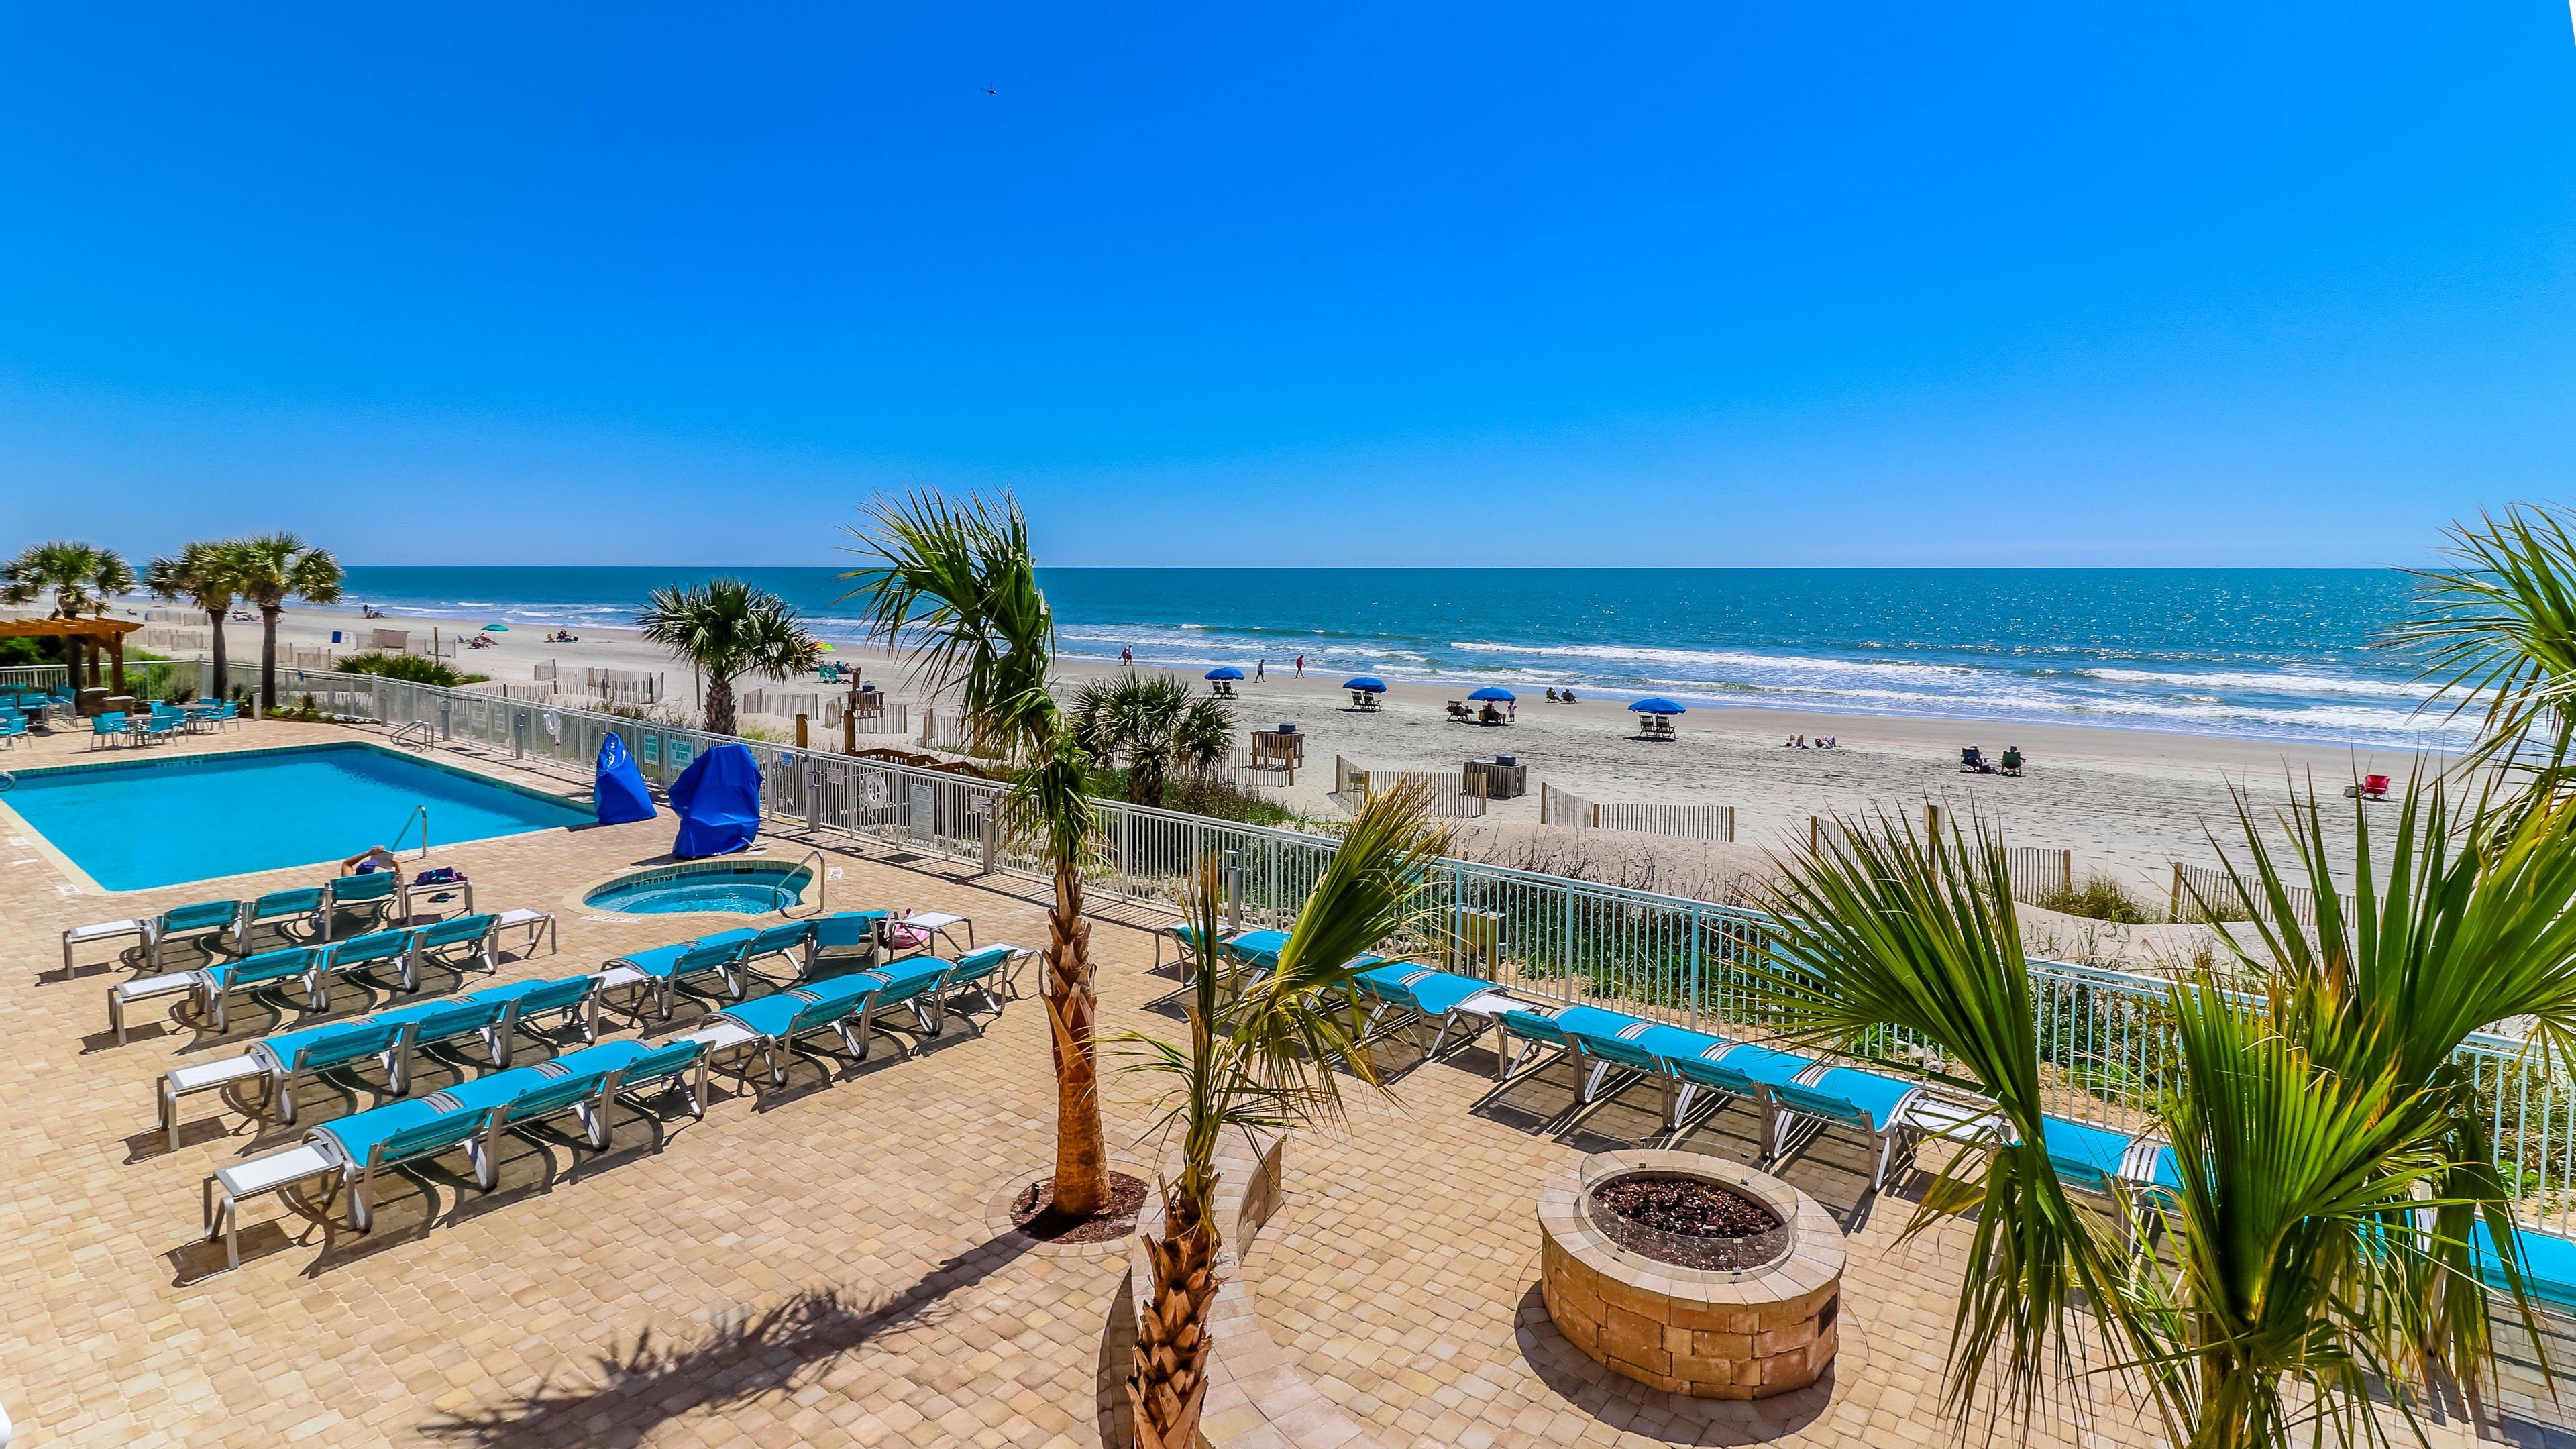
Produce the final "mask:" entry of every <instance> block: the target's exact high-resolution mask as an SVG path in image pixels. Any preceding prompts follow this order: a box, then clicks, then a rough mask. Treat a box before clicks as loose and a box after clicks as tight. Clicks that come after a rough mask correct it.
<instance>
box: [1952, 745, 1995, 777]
mask: <svg viewBox="0 0 2576 1449" xmlns="http://www.w3.org/2000/svg"><path fill="white" fill-rule="evenodd" d="M1994 772H1995V767H1994V766H1993V765H1992V764H1991V763H1989V762H1988V761H1987V759H1986V752H1985V751H1984V750H1982V749H1979V748H1978V747H1977V746H1975V745H1961V746H1960V747H1959V773H1960V774H1962V775H1991V774H1993V773H1994Z"/></svg>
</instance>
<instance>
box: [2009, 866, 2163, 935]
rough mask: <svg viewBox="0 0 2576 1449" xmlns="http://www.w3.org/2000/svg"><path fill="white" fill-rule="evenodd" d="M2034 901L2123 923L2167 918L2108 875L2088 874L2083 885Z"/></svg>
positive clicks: (2067, 912)
mask: <svg viewBox="0 0 2576 1449" xmlns="http://www.w3.org/2000/svg"><path fill="white" fill-rule="evenodd" d="M2031 904H2032V905H2034V906H2037V907H2039V908H2040V909H2041V910H2043V911H2058V912H2061V913H2063V914H2065V915H2069V916H2090V917H2092V918H2093V919H2094V920H2097V921H2111V922H2114V923H2116V924H2118V925H2123V926H2144V925H2152V924H2153V923H2155V922H2156V921H2159V920H2161V919H2163V917H2162V916H2161V915H2160V914H2159V913H2158V912H2157V910H2156V908H2155V907H2154V906H2153V905H2152V904H2150V903H2149V902H2147V901H2146V900H2144V899H2142V898H2141V897H2140V896H2139V895H2138V894H2137V893H2136V892H2135V891H2132V890H2130V889H2129V888H2128V887H2127V886H2126V885H2123V884H2121V883H2120V882H2119V881H2117V880H2114V879H2112V878H2111V877H2109V876H2107V875H2091V876H2086V877H2085V878H2084V883H2083V884H2082V885H2079V886H2076V887H2074V888H2073V889H2071V890H2063V891H2051V892H2050V893H2048V894H2047V895H2044V896H2041V897H2040V898H2039V899H2038V900H2035V901H2032V902H2031Z"/></svg>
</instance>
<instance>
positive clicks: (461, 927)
mask: <svg viewBox="0 0 2576 1449" xmlns="http://www.w3.org/2000/svg"><path fill="white" fill-rule="evenodd" d="M552 924H553V917H551V916H549V915H547V914H546V913H545V912H543V911H532V910H515V911H508V912H503V913H500V914H497V915H473V916H450V917H448V918H447V919H446V920H443V921H432V922H430V923H429V924H427V925H423V926H397V927H395V928H393V929H391V930H385V931H370V932H368V933H367V934H365V935H363V936H351V937H349V938H348V939H346V940H343V941H335V942H332V943H330V944H328V945H320V946H281V947H279V948H277V949H276V950H273V951H262V952H259V953H258V954H256V955H251V956H244V957H242V958H241V959H239V960H236V961H218V962H216V963H215V964H213V965H211V966H203V967H199V968H198V969H196V970H193V971H170V972H164V973H162V974H160V975H155V976H138V977H135V978H134V979H132V980H130V981H120V982H118V983H116V984H115V985H113V986H110V987H109V988H108V989H107V1022H108V1026H109V1028H110V1029H111V1030H112V1031H114V1033H115V1036H116V1040H117V1041H118V1042H119V1043H122V1042H124V1040H125V1012H126V1008H127V1007H129V1006H132V1005H133V1004H135V1003H136V1002H139V1001H147V1000H151V999H153V998H156V997H162V996H175V995H179V994H181V993H183V992H185V993H188V994H190V995H192V996H194V997H195V998H196V1008H197V1014H198V1015H199V1017H200V1018H202V1019H207V1020H209V1021H210V1022H211V1024H212V1026H213V1029H214V1030H215V1031H216V1032H217V1033H219V1034H220V1033H222V1032H224V1031H226V1030H229V1029H230V1025H231V1020H230V1018H231V1010H230V1003H231V1000H232V998H233V997H235V996H239V995H242V994H244V993H248V992H258V991H270V990H276V989H281V988H283V987H285V986H286V985H287V984H288V983H290V982H293V983H298V984H300V985H301V987H302V989H303V996H304V1003H305V1005H306V1007H307V1008H309V1009H311V1010H315V1011H319V1010H321V1009H322V1008H323V1007H324V1006H326V1005H328V1004H329V998H330V990H329V983H330V981H331V978H333V977H335V976H343V975H348V974H351V973H355V972H359V971H366V970H372V969H376V968H382V967H391V968H392V969H393V970H394V972H395V973H396V977H397V980H398V981H399V983H400V985H399V989H400V990H402V991H404V992H413V991H418V990H419V989H420V972H421V966H422V965H423V963H426V962H443V963H446V964H452V965H455V966H457V967H459V968H460V969H461V968H463V967H466V966H479V967H481V968H482V969H483V970H484V971H485V972H486V973H493V972H498V971H499V970H500V958H499V954H498V953H499V950H500V938H501V933H502V932H504V931H507V930H512V929H519V928H524V929H526V930H527V931H528V933H529V935H528V939H529V943H530V947H531V949H533V948H534V945H535V941H536V938H537V936H538V935H540V934H543V933H545V932H546V931H547V930H548V929H549V928H550V927H551V926H552Z"/></svg>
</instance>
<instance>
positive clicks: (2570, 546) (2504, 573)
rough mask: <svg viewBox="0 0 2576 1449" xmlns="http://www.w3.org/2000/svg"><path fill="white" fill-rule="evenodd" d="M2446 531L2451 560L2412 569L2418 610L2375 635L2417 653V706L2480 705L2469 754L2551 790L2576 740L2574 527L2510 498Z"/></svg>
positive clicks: (2454, 710) (2454, 709) (2458, 710)
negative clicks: (2424, 690) (2505, 505)
mask: <svg viewBox="0 0 2576 1449" xmlns="http://www.w3.org/2000/svg"><path fill="white" fill-rule="evenodd" d="M2450 537H2451V547H2450V550H2449V552H2450V555H2451V559H2452V562H2451V564H2450V566H2448V567H2445V568H2439V569H2421V570H2416V571H2414V572H2415V577H2416V579H2417V581H2418V583H2419V585H2420V588H2419V590H2418V595H2417V597H2418V599H2419V601H2420V603H2421V605H2422V612H2421V613H2419V614H2418V615H2416V616H2415V617H2414V618H2411V619H2409V620H2407V621H2405V622H2404V623H2402V624H2400V625H2398V626H2397V627H2396V628H2395V629H2393V630H2391V631H2390V632H2389V633H2388V635H2387V636H2386V637H2385V638H2384V639H2383V640H2382V641H2381V642H2382V643H2383V645H2384V646H2385V647H2389V648H2395V649H2402V650H2406V651H2409V652H2412V653H2414V654H2416V655H2418V656H2420V657H2421V658H2422V660H2423V667H2422V670H2421V672H2420V673H2419V674H2418V676H2417V678H2418V679H2419V680H2422V681H2429V682H2430V683H2431V684H2432V685H2433V687H2434V689H2433V697H2432V699H2431V700H2428V701H2427V707H2434V706H2437V705H2438V704H2439V703H2440V702H2442V701H2444V700H2448V701H2449V702H2450V707H2449V709H2448V710H2447V711H2446V714H2445V717H2446V718H2453V719H2456V718H2459V717H2461V716H2463V715H2469V714H2475V715H2478V716H2481V719H2480V724H2479V742H2478V746H2477V748H2476V750H2475V751H2474V752H2473V754H2472V757H2471V758H2472V761H2473V762H2484V761H2488V760H2501V761H2505V762H2508V763H2510V764H2513V765H2515V766H2517V767H2521V768H2528V769H2531V770H2532V771H2533V772H2534V777H2533V781H2534V784H2535V785H2536V786H2537V787H2539V788H2542V789H2544V790H2554V789H2555V788H2556V787H2557V785H2558V783H2559V781H2560V779H2561V777H2562V776H2563V774H2564V772H2565V770H2566V768H2567V765H2568V763H2569V761H2568V755H2569V750H2570V746H2571V742H2576V536H2571V534H2570V532H2569V530H2568V527H2567V523H2566V521H2565V519H2564V518H2563V517H2561V515H2560V514H2559V513H2558V512H2556V511H2555V510H2552V509H2548V508H2541V507H2514V508H2509V509H2507V510H2505V512H2504V515H2503V516H2502V517H2501V518H2498V517H2495V516H2493V515H2486V514H2482V515H2480V516H2479V519H2478V522H2477V523H2475V524H2458V525H2454V526H2453V527H2452V529H2451V530H2450ZM2534 752H2536V753H2537V756H2538V758H2537V759H2536V760H2534V759H2533V758H2531V756H2532V754H2533V753H2534Z"/></svg>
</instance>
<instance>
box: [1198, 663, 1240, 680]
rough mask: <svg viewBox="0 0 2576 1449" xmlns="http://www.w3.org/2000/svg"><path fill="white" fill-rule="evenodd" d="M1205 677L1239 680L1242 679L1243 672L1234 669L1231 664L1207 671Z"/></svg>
mask: <svg viewBox="0 0 2576 1449" xmlns="http://www.w3.org/2000/svg"><path fill="white" fill-rule="evenodd" d="M1207 677H1208V678H1210V679H1241V678H1242V677H1243V671H1242V670H1240V669H1237V668H1235V667H1234V666H1233V665H1231V664H1220V665H1218V666H1217V667H1216V668H1214V669H1211V670H1209V671H1208V672H1207Z"/></svg>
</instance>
